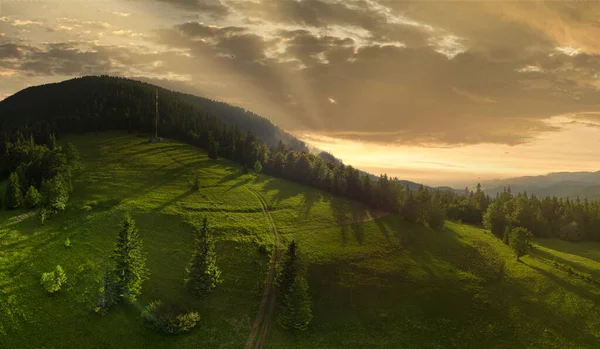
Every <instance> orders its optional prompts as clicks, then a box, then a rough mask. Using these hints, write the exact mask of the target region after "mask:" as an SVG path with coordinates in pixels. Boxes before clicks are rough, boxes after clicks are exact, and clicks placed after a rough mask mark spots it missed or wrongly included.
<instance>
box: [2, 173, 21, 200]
mask: <svg viewBox="0 0 600 349" xmlns="http://www.w3.org/2000/svg"><path fill="white" fill-rule="evenodd" d="M4 204H5V205H6V207H7V208H9V209H16V208H19V207H21V206H22V205H23V192H22V191H21V183H20V180H19V175H18V174H17V173H16V172H12V173H11V174H10V176H9V177H8V185H7V186H6V193H5V195H4Z"/></svg>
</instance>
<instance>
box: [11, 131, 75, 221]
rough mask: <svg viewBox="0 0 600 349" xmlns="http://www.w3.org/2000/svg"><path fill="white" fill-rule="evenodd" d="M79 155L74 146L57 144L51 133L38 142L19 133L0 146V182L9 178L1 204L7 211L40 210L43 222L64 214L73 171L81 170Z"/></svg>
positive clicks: (32, 137) (31, 136)
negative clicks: (18, 209) (61, 213)
mask: <svg viewBox="0 0 600 349" xmlns="http://www.w3.org/2000/svg"><path fill="white" fill-rule="evenodd" d="M78 161H79V153H78V152H77V149H75V147H74V146H73V144H71V143H66V144H65V145H64V146H58V145H57V144H56V137H55V136H54V135H53V134H51V133H48V134H46V135H45V136H44V137H40V138H39V142H36V140H35V138H34V136H33V135H32V134H30V135H29V136H28V137H27V138H26V137H25V136H24V135H23V134H22V133H21V132H16V133H15V134H14V135H13V136H12V137H4V139H3V141H2V142H0V179H4V178H7V177H8V183H7V185H6V191H5V193H4V195H3V196H2V198H1V199H0V203H2V206H3V207H5V208H7V209H17V208H21V207H27V208H37V207H39V208H41V210H40V218H41V220H42V223H43V221H44V220H45V219H46V218H47V217H48V216H50V215H51V214H53V213H56V212H58V211H61V210H64V208H65V205H66V203H67V201H68V199H69V195H70V193H71V191H72V189H73V186H72V175H73V170H74V169H75V168H76V167H77V166H78Z"/></svg>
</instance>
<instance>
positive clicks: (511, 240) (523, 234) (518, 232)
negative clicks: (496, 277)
mask: <svg viewBox="0 0 600 349" xmlns="http://www.w3.org/2000/svg"><path fill="white" fill-rule="evenodd" d="M532 240H533V235H532V234H531V232H530V231H529V230H527V229H525V228H522V227H518V228H514V229H512V230H511V231H510V234H509V236H508V245H509V246H510V247H512V249H513V250H515V253H516V254H517V259H520V258H521V257H522V256H524V255H526V254H527V253H528V252H529V251H530V250H531V243H532Z"/></svg>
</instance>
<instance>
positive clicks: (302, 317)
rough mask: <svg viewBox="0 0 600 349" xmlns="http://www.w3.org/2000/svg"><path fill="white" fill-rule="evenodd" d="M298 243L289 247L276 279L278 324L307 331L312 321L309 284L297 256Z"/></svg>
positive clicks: (293, 243) (293, 242)
mask: <svg viewBox="0 0 600 349" xmlns="http://www.w3.org/2000/svg"><path fill="white" fill-rule="evenodd" d="M296 252H297V246H296V242H295V241H292V242H291V243H290V244H289V245H288V249H287V251H286V253H285V257H284V259H283V261H282V263H281V266H280V268H279V272H278V274H277V279H276V287H277V299H278V306H279V312H278V313H279V315H278V317H277V322H278V323H279V324H280V325H281V326H282V327H283V328H286V329H295V330H305V329H306V328H307V327H308V324H309V323H310V321H311V320H312V317H313V315H312V310H311V307H310V304H311V299H310V295H309V293H308V282H307V281H306V278H305V277H304V273H303V272H302V269H301V267H300V262H299V260H298V256H297V254H296Z"/></svg>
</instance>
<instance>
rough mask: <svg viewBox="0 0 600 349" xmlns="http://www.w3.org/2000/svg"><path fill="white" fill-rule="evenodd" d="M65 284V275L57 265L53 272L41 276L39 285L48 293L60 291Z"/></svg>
mask: <svg viewBox="0 0 600 349" xmlns="http://www.w3.org/2000/svg"><path fill="white" fill-rule="evenodd" d="M66 282H67V274H66V273H65V271H64V270H63V268H62V267H61V266H60V265H57V266H56V268H55V269H54V271H51V272H49V273H43V274H42V279H41V284H42V286H43V287H44V289H45V290H46V291H47V292H48V293H55V292H58V291H60V289H61V287H62V285H63V284H65V283H66Z"/></svg>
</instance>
